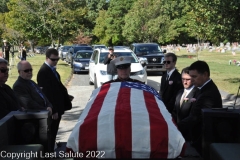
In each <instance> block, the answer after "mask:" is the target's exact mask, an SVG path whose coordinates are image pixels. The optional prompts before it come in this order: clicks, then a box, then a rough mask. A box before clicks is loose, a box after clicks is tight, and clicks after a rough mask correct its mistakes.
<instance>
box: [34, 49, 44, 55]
mask: <svg viewBox="0 0 240 160" xmlns="http://www.w3.org/2000/svg"><path fill="white" fill-rule="evenodd" d="M34 51H35V53H37V54H40V53H41V52H42V47H35V48H34Z"/></svg>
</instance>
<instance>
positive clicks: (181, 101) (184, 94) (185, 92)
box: [180, 89, 187, 107]
mask: <svg viewBox="0 0 240 160" xmlns="http://www.w3.org/2000/svg"><path fill="white" fill-rule="evenodd" d="M186 95H187V91H186V90H185V89H184V92H183V94H182V97H181V100H180V107H181V106H182V103H183V100H184V98H185V97H186Z"/></svg>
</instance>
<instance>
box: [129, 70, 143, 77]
mask: <svg viewBox="0 0 240 160" xmlns="http://www.w3.org/2000/svg"><path fill="white" fill-rule="evenodd" d="M143 74H144V70H140V71H138V72H132V73H131V75H132V76H137V75H143Z"/></svg>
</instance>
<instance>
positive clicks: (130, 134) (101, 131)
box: [67, 82, 185, 158]
mask: <svg viewBox="0 0 240 160" xmlns="http://www.w3.org/2000/svg"><path fill="white" fill-rule="evenodd" d="M184 144H185V140H184V138H183V136H182V134H181V133H180V132H179V131H178V129H177V127H176V125H175V124H174V123H173V121H172V117H171V115H170V113H169V112H168V111H167V109H166V107H165V105H164V104H163V102H162V101H161V99H160V97H159V95H158V93H157V91H156V90H155V89H153V88H152V87H150V86H148V85H145V84H141V83H137V82H114V83H110V84H105V85H103V86H102V87H100V88H98V89H96V90H94V91H93V93H92V95H91V97H90V99H89V101H88V103H87V105H86V108H85V109H84V110H83V112H82V114H81V115H80V117H79V120H78V122H77V124H76V125H75V127H74V129H73V131H72V133H71V135H70V136H69V139H68V142H67V151H71V152H75V153H76V152H77V153H87V152H89V151H98V152H101V153H104V154H102V155H101V157H96V158H176V157H178V156H179V155H180V154H181V152H182V151H183V148H184Z"/></svg>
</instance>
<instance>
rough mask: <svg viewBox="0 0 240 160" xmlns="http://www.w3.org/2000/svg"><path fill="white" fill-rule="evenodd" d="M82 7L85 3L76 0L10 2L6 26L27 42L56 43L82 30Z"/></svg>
mask: <svg viewBox="0 0 240 160" xmlns="http://www.w3.org/2000/svg"><path fill="white" fill-rule="evenodd" d="M82 6H83V7H82ZM85 6H86V4H85V2H84V1H75V0H45V1H42V0H10V1H9V3H8V8H9V10H10V11H9V12H8V13H7V15H6V18H7V22H8V23H7V25H8V26H9V27H11V28H14V29H15V30H18V31H20V32H22V33H23V34H24V36H25V37H27V39H29V40H32V41H36V40H39V39H46V40H47V41H50V42H51V43H52V44H53V43H55V41H57V43H58V44H59V43H62V42H64V41H65V40H67V39H69V38H70V37H74V36H76V35H77V34H78V31H77V30H78V29H79V28H81V27H82V28H83V27H84V25H83V24H84V23H83V22H84V16H85V14H86V12H87V11H86V8H85Z"/></svg>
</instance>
